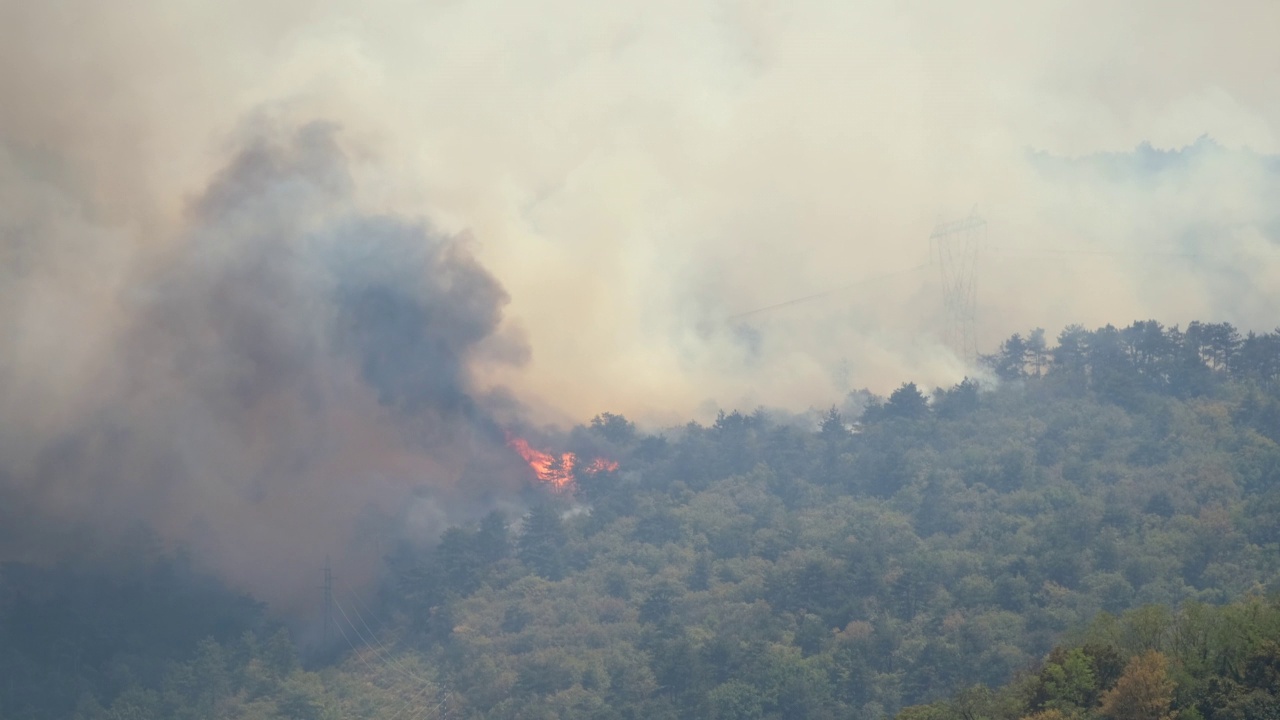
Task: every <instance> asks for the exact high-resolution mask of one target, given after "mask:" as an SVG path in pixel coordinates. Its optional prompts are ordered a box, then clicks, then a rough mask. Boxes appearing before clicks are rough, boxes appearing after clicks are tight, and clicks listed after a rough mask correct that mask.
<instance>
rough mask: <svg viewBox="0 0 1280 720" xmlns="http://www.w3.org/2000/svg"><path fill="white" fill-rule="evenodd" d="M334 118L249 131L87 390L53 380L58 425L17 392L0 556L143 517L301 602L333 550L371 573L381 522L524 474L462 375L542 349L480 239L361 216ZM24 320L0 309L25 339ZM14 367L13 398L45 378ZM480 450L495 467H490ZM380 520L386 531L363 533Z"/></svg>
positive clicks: (149, 268)
mask: <svg viewBox="0 0 1280 720" xmlns="http://www.w3.org/2000/svg"><path fill="white" fill-rule="evenodd" d="M335 133H336V130H335V129H333V128H331V127H328V126H325V125H320V124H312V125H307V126H305V127H302V128H301V129H299V130H297V131H274V130H268V129H264V128H261V127H259V128H257V129H255V131H254V134H252V135H250V136H248V137H247V138H246V140H245V142H246V146H245V147H244V148H243V149H242V150H241V151H239V152H238V153H237V154H236V155H235V156H234V158H233V159H232V161H231V162H230V163H229V165H228V166H227V167H226V168H225V169H223V170H222V171H220V172H219V173H218V174H217V175H216V176H215V177H214V178H213V180H212V182H211V184H210V186H209V188H208V189H207V190H206V192H205V193H204V194H203V195H201V196H200V197H198V198H196V199H195V200H194V201H193V202H192V203H191V204H190V207H189V210H188V213H187V219H188V224H187V226H186V227H185V228H184V229H183V231H182V233H181V235H180V236H179V237H178V238H176V240H175V241H174V242H173V244H172V245H171V246H170V247H168V248H167V249H166V250H165V251H164V252H162V253H159V254H158V257H156V258H155V259H154V261H153V262H151V263H148V264H147V265H146V266H145V267H144V268H140V269H136V270H134V271H133V273H132V274H131V278H130V282H129V283H128V285H127V291H126V292H125V293H123V294H122V296H121V297H120V298H119V299H118V302H119V303H120V304H121V305H123V307H121V308H119V309H118V310H117V311H116V314H118V316H119V318H120V323H119V326H118V327H116V328H113V329H110V330H104V331H103V332H104V334H105V335H106V337H105V338H104V339H103V340H102V344H103V346H102V347H100V348H98V349H97V350H96V352H97V353H98V357H97V358H96V362H95V363H94V367H93V368H92V369H91V370H89V371H87V372H86V376H85V377H84V379H83V385H82V386H80V387H63V388H60V389H59V388H46V392H48V393H50V394H49V395H48V396H44V397H40V398H38V399H39V402H40V403H41V404H42V405H45V404H48V403H50V402H54V403H57V402H59V401H62V402H65V403H67V407H66V408H65V410H64V411H63V412H61V413H60V417H59V418H58V419H57V422H56V423H50V424H46V425H43V426H42V427H39V428H33V429H31V430H30V431H29V432H27V433H25V437H24V433H23V432H22V429H21V425H23V424H24V423H25V422H26V413H25V412H24V408H23V407H22V406H21V405H19V404H17V398H15V397H13V396H8V397H5V399H4V400H5V402H4V404H3V406H0V409H2V410H3V414H2V415H0V420H2V421H3V422H4V424H5V427H4V430H5V438H6V440H8V442H5V444H4V447H3V448H2V450H3V465H0V471H3V473H4V476H3V477H4V483H3V485H2V486H0V488H2V492H3V493H4V497H3V498H0V499H2V500H3V501H4V502H3V504H2V505H0V507H2V508H3V510H2V511H0V512H3V517H0V527H3V528H5V530H6V532H7V534H8V535H9V537H7V538H0V542H3V546H4V550H5V551H6V552H7V554H9V555H10V556H11V557H20V558H22V557H28V556H29V557H30V558H31V559H48V557H49V556H50V555H52V556H54V557H56V556H57V555H58V554H59V553H60V552H62V551H68V552H77V553H85V552H87V551H88V550H87V548H85V547H83V546H82V545H83V543H85V542H86V541H92V542H96V543H99V544H104V546H105V547H107V548H112V549H117V548H118V546H116V545H114V543H116V542H117V541H118V540H119V539H120V538H123V537H128V536H129V534H130V531H131V530H132V529H133V528H134V527H135V526H145V527H148V528H152V529H155V530H159V531H160V533H161V536H162V537H164V538H166V539H169V540H172V541H177V542H181V543H183V544H184V545H186V546H188V547H190V548H191V549H193V550H194V551H195V552H196V553H197V555H198V557H200V558H201V559H203V560H204V561H205V562H208V563H210V564H211V565H212V566H213V567H214V568H215V569H217V570H219V571H221V572H223V573H224V574H225V575H227V576H228V577H230V578H231V579H233V580H235V581H238V582H240V583H242V584H243V585H244V586H246V587H249V588H251V589H253V590H255V591H257V592H259V593H261V594H263V595H265V596H266V597H269V598H271V599H274V600H276V601H277V602H279V603H281V604H282V605H284V606H286V607H287V605H288V604H289V603H291V602H295V601H300V600H304V598H299V597H295V596H294V593H296V592H299V591H302V590H304V589H309V587H310V586H312V585H314V577H313V575H314V568H315V565H316V563H317V562H318V561H319V558H322V557H323V556H324V555H325V554H326V553H328V554H332V555H335V556H337V557H338V558H339V559H340V560H345V561H348V562H347V563H345V565H346V567H347V568H348V574H349V575H354V577H350V578H349V581H356V580H357V579H358V578H359V574H361V573H367V572H368V569H367V566H369V565H370V564H371V563H372V562H374V561H376V559H377V549H378V544H377V541H379V540H387V539H388V535H387V534H388V533H395V532H399V531H400V530H402V529H407V530H408V531H410V532H413V531H415V530H416V531H417V532H420V533H421V534H422V538H421V539H427V537H429V533H430V532H431V531H433V530H438V529H439V528H438V527H435V526H434V525H435V524H436V523H437V522H439V521H445V520H449V519H453V520H455V521H456V520H457V519H459V518H462V517H466V516H467V514H468V513H475V512H477V511H478V510H479V509H480V508H482V507H483V506H484V505H485V504H486V503H488V502H489V499H488V498H486V497H485V495H486V494H489V495H492V494H495V493H496V494H502V493H504V492H505V493H506V494H507V495H511V496H514V494H515V493H516V492H517V491H518V487H516V486H514V485H513V483H518V482H519V481H520V479H521V475H520V474H519V473H516V472H514V471H513V470H514V468H512V467H510V466H508V467H506V468H505V469H503V468H502V464H501V457H502V456H504V453H503V452H502V450H501V448H502V443H503V438H502V436H501V433H500V432H499V431H498V430H497V424H496V421H495V420H494V419H493V417H492V414H491V409H490V408H487V407H485V403H486V398H485V396H484V395H483V394H479V395H478V394H477V393H476V389H475V387H474V385H473V380H472V377H471V374H470V368H471V367H473V366H474V365H477V364H482V363H484V362H491V361H516V362H518V361H520V360H522V359H523V356H524V354H525V353H526V350H525V347H524V344H523V341H522V340H521V339H520V338H519V336H518V335H517V336H513V335H511V334H510V333H507V332H506V331H504V330H503V328H502V325H501V321H502V315H501V311H502V307H503V306H504V305H505V304H506V303H507V301H508V298H507V295H506V293H505V292H504V291H503V289H502V287H501V285H500V284H499V283H498V282H497V280H495V279H494V278H493V276H492V275H490V274H489V273H488V272H487V271H485V270H484V268H482V267H481V266H480V265H479V264H477V262H476V261H475V259H474V258H473V257H472V256H471V255H470V253H469V252H468V250H467V247H466V242H465V239H464V238H456V237H448V236H445V235H442V234H440V233H438V232H437V231H435V230H433V229H431V228H430V227H429V226H427V225H425V224H424V223H422V222H420V221H408V220H405V219H403V218H399V217H395V216H389V215H370V214H367V213H364V212H361V211H360V210H359V209H358V208H357V207H356V206H355V205H354V204H353V203H352V199H351V192H352V181H351V177H350V174H349V172H348V168H347V161H346V158H345V156H344V154H343V152H342V150H341V149H340V148H339V147H338V146H337V144H336V142H335ZM33 231H34V230H33V229H32V228H21V227H20V228H18V230H17V233H15V234H14V235H13V237H15V238H20V237H21V236H22V235H25V234H26V233H29V232H33ZM41 239H43V240H45V241H46V242H49V241H51V240H52V238H49V237H48V235H47V234H46V235H44V236H43V237H42V238H41ZM39 250H42V251H52V252H54V253H61V252H70V250H69V249H59V248H54V247H52V246H50V245H46V246H44V247H42V248H39ZM69 261H70V262H75V261H74V260H69ZM47 262H51V261H49V260H46V261H44V262H42V263H39V264H38V265H37V267H36V268H35V269H33V270H32V274H30V275H26V276H14V277H12V278H9V282H8V283H7V286H8V289H10V290H11V291H14V292H15V294H17V295H18V298H19V299H27V298H29V297H30V296H31V295H32V294H36V293H38V292H39V290H38V287H39V286H40V285H41V284H43V283H48V282H60V281H62V280H64V278H63V277H62V276H60V275H55V276H54V277H48V276H46V275H44V273H46V272H50V267H49V266H48V265H47V264H45V263H47ZM11 267H17V265H14V266H11ZM80 310H82V311H89V310H91V308H80ZM24 315H25V314H24V313H23V312H22V310H21V309H20V310H19V311H18V314H8V315H7V317H6V320H7V323H8V325H9V329H10V330H12V331H13V334H11V335H10V337H13V338H15V339H17V340H18V343H17V346H16V347H15V350H18V351H19V353H18V355H17V356H20V355H21V352H20V351H21V350H22V341H23V340H24V339H26V338H25V337H24V336H25V335H26V334H27V333H24V332H23V330H24V328H22V327H20V326H21V325H22V324H23V323H27V322H31V319H30V318H28V317H25V316H24ZM82 319H85V320H87V319H88V318H82ZM99 321H100V322H105V320H99ZM79 329H80V325H79V324H78V323H75V322H67V319H64V320H63V321H62V322H61V324H60V325H57V326H53V327H47V328H35V330H37V331H38V332H40V333H49V334H51V335H52V336H55V337H61V336H63V335H66V336H69V337H70V336H74V334H75V333H76V332H77V331H78V330H79ZM504 344H505V348H504V353H505V355H503V356H498V355H495V353H494V352H493V349H492V348H491V347H490V346H493V347H497V346H499V345H504ZM10 357H11V358H12V357H15V356H14V355H11V356H10ZM7 370H8V374H7V376H6V378H5V381H6V382H5V386H6V387H9V388H13V389H15V390H17V394H19V395H20V394H21V393H22V388H23V387H24V385H26V383H28V382H30V381H32V380H33V379H34V380H39V379H40V378H39V377H38V375H39V374H40V373H41V372H42V371H41V370H39V369H33V368H22V367H12V366H11V367H9V368H7ZM32 375H36V376H37V377H35V378H33V377H32ZM60 391H61V392H60ZM477 463H479V464H481V465H483V466H484V467H485V468H486V469H487V470H491V471H494V472H489V473H480V474H479V475H478V476H474V475H475V472H474V467H473V466H475V465H477ZM469 470H472V474H473V477H471V478H470V479H471V480H472V482H468V483H467V484H466V485H465V486H459V485H458V482H457V481H458V480H459V478H460V477H462V476H463V474H464V473H467V472H468V471H469ZM477 479H478V480H480V481H482V482H481V483H479V484H477V483H476V482H475V480H477ZM483 481H487V483H485V482H483ZM503 481H505V482H507V483H508V486H507V487H506V488H505V490H504V488H503V486H502V485H501V483H502V482H503ZM416 487H427V488H430V490H431V492H432V495H431V496H430V497H429V498H423V499H421V500H420V501H419V504H422V505H425V506H427V507H424V508H418V509H416V510H415V509H414V508H413V504H412V502H410V505H409V508H410V510H409V513H414V512H417V513H422V512H426V515H424V516H422V517H419V518H415V517H411V516H409V515H406V513H405V511H404V503H406V502H409V501H410V498H411V497H412V492H413V490H414V489H415V488H416ZM375 520H376V521H380V522H381V523H382V524H383V525H384V529H383V531H382V532H381V534H379V533H377V532H375V533H373V534H372V535H369V536H367V537H365V538H364V539H363V542H361V541H358V539H357V538H356V536H357V535H359V534H360V533H361V531H362V530H368V528H362V527H361V525H362V523H367V522H369V521H375ZM415 523H425V526H423V527H415ZM390 539H396V538H394V537H392V538H390ZM383 547H385V545H384V546H383ZM357 560H360V561H362V562H356V561H357ZM361 565H364V566H366V569H362V570H361V569H357V568H360V567H361Z"/></svg>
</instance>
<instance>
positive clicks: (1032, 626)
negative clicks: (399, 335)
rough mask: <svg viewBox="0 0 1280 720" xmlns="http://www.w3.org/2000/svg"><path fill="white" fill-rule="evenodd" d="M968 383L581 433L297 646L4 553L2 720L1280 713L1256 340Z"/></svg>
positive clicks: (1050, 361)
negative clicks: (579, 463)
mask: <svg viewBox="0 0 1280 720" xmlns="http://www.w3.org/2000/svg"><path fill="white" fill-rule="evenodd" d="M982 362H983V365H984V366H985V368H986V370H985V373H984V374H982V375H981V376H980V378H979V379H967V380H965V381H963V382H961V383H959V384H957V385H955V386H954V387H950V388H939V389H937V390H934V391H933V392H932V393H925V392H923V391H922V390H921V389H920V388H919V387H917V386H916V385H915V384H914V383H910V382H908V383H904V384H903V385H902V386H901V387H899V388H898V389H897V390H895V391H894V392H893V393H892V394H890V395H889V396H888V397H887V398H877V397H874V396H869V395H867V394H861V395H859V396H856V397H853V398H850V399H848V400H847V401H846V399H837V400H838V407H833V408H832V409H831V410H829V411H827V412H825V413H814V414H812V415H803V414H802V415H798V416H793V415H788V414H784V413H770V412H767V411H764V410H757V411H755V412H750V413H746V414H744V413H740V412H732V413H727V414H723V413H722V414H721V415H720V416H719V417H718V418H717V419H716V421H715V422H714V423H713V424H711V425H709V426H703V425H700V424H697V423H690V424H688V425H686V426H683V427H678V428H671V429H667V430H665V431H662V432H656V433H645V432H641V431H640V430H638V429H637V427H636V426H635V425H634V424H633V423H631V422H629V421H628V420H627V419H626V418H624V417H622V416H619V415H614V414H608V413H604V414H601V415H600V416H598V417H596V418H595V419H594V420H593V421H592V422H591V423H589V424H588V425H584V426H581V427H578V428H576V429H574V430H573V431H572V432H571V433H569V434H568V436H567V437H566V438H564V444H565V447H566V448H567V449H569V450H573V451H577V452H580V454H583V455H587V454H595V453H600V454H605V455H607V456H609V457H612V458H615V459H616V460H618V462H619V467H618V468H617V469H616V470H611V471H603V472H597V473H582V474H580V475H579V476H578V477H577V480H576V484H575V487H574V488H573V490H572V492H561V493H554V492H546V493H544V494H542V495H541V499H540V500H539V501H538V502H536V503H534V504H533V505H532V507H530V508H529V510H528V512H527V513H526V514H524V515H523V516H522V517H508V516H504V515H502V514H500V513H492V514H490V515H489V516H487V517H485V518H484V519H483V520H481V521H479V522H477V523H473V524H467V525H461V526H458V527H454V528H451V529H449V530H448V531H446V532H445V533H444V534H443V536H441V537H440V539H439V542H438V544H435V545H434V546H432V547H429V548H424V547H419V546H416V545H411V544H407V543H406V544H405V545H403V546H401V547H397V548H394V549H392V550H391V551H389V552H388V555H387V557H386V567H385V572H384V579H383V581H382V583H381V585H380V589H379V590H378V592H377V593H376V596H374V597H369V598H365V599H363V600H361V599H358V598H356V597H354V596H342V597H339V601H340V605H339V610H338V611H337V613H338V614H337V616H336V617H335V618H334V623H335V624H336V627H337V629H338V630H339V631H340V632H339V633H338V636H337V637H336V638H335V641H334V645H333V646H330V647H321V648H307V649H306V650H305V652H304V653H303V654H302V655H301V656H300V655H299V652H298V649H297V647H296V645H295V643H294V642H293V641H292V640H291V638H290V636H289V634H288V632H287V631H286V630H285V629H283V626H278V625H275V624H273V622H272V621H270V620H269V619H268V618H269V617H270V615H269V613H268V612H267V611H266V610H265V609H264V608H262V607H260V606H259V605H257V604H256V603H254V602H253V601H252V600H251V599H248V598H244V597H241V596H238V595H236V594H235V593H231V592H228V591H227V590H225V589H222V588H220V587H218V586H217V584H216V583H215V582H214V581H212V580H209V579H207V578H204V577H202V576H200V575H199V574H198V573H197V572H195V571H194V570H192V569H191V568H190V566H189V563H187V562H186V561H185V560H183V559H182V558H180V557H179V558H165V557H156V558H154V559H152V560H148V561H146V562H141V561H139V562H138V563H135V566H132V567H131V568H128V569H126V570H122V571H121V570H117V571H114V572H112V573H111V574H109V575H103V574H95V572H93V571H89V570H86V569H84V568H70V567H60V568H32V567H29V566H24V565H18V564H12V565H8V566H6V567H4V569H3V572H2V573H0V718H3V720H11V719H17V718H23V719H26V718H30V719H33V720H34V719H37V718H39V719H43V718H65V717H75V718H82V719H84V720H90V719H94V720H97V719H107V718H110V719H112V720H125V719H126V718H128V719H138V720H141V719H144V718H147V719H149V718H212V717H227V718H317V719H318V718H383V719H389V718H400V717H406V718H408V717H446V716H447V717H453V718H492V719H495V720H496V719H498V718H600V719H602V720H603V719H615V718H616V719H622V718H635V719H640V718H692V717H698V718H712V719H720V718H880V717H885V716H890V715H894V714H900V715H899V716H900V717H902V718H906V719H908V720H932V719H933V718H950V717H963V718H980V717H990V718H1006V717H1007V718H1020V717H1027V716H1032V717H1036V718H1039V719H1040V720H1054V719H1056V718H1059V717H1095V716H1100V717H1108V718H1118V719H1120V720H1128V719H1129V718H1135V719H1137V718H1163V717H1171V716H1172V714H1174V713H1176V715H1177V717H1179V718H1197V717H1200V718H1205V719H1206V720H1214V719H1216V718H1233V719H1234V718H1275V717H1280V705H1278V704H1277V703H1278V701H1277V698H1278V697H1280V679H1278V678H1280V649H1278V648H1280V645H1277V643H1280V605H1278V604H1277V601H1276V598H1277V594H1278V593H1280V330H1278V331H1277V332H1275V333H1269V334H1262V335H1256V334H1252V333H1251V334H1248V335H1244V336H1241V335H1240V334H1239V333H1238V332H1237V331H1236V329H1235V328H1233V327H1231V326H1230V325H1227V324H1204V323H1191V324H1190V325H1189V326H1187V327H1186V328H1185V329H1179V328H1177V327H1164V326H1162V325H1160V324H1159V323H1156V322H1154V321H1146V322H1136V323H1133V324H1132V325H1130V326H1128V327H1124V328H1115V327H1111V326H1107V327H1104V328H1100V329H1096V330H1086V329H1084V328H1081V327H1077V326H1073V327H1069V328H1067V329H1066V330H1064V331H1062V332H1061V333H1060V334H1059V335H1058V337H1057V340H1056V342H1054V343H1051V342H1050V341H1049V340H1047V339H1046V337H1045V333H1044V332H1043V331H1041V330H1034V331H1032V332H1029V333H1027V334H1025V335H1023V334H1018V335H1014V336H1012V337H1010V338H1009V339H1007V340H1006V341H1004V342H1003V343H1001V345H1000V346H999V348H998V349H997V350H996V352H994V353H993V354H991V355H990V356H985V357H984V358H983V359H982ZM854 407H856V412H855V411H851V410H849V408H854ZM838 408H845V412H844V413H842V412H841V410H840V409H838ZM143 555H145V553H142V554H140V556H143ZM300 657H301V660H300ZM303 661H305V662H303ZM991 688H996V689H991ZM904 708H906V709H905V710H904Z"/></svg>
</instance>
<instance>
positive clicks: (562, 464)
mask: <svg viewBox="0 0 1280 720" xmlns="http://www.w3.org/2000/svg"><path fill="white" fill-rule="evenodd" d="M507 445H508V446H509V447H510V448H511V449H512V450H515V451H516V453H518V454H519V455H520V457H522V458H524V461H525V462H526V463H528V464H529V469H530V470H532V471H533V474H534V476H535V477H537V478H538V480H539V481H541V482H544V483H547V484H548V485H550V486H551V487H552V489H553V490H555V491H556V492H569V491H571V490H572V489H573V480H574V468H575V467H577V465H578V458H577V456H576V455H574V454H573V453H571V452H566V453H561V454H560V456H559V457H557V456H555V455H553V454H551V453H547V452H543V451H541V450H538V449H536V448H534V447H532V446H530V445H529V441H528V440H525V439H524V438H519V437H513V436H512V435H510V434H508V435H507ZM617 469H618V463H617V462H616V461H614V460H609V459H607V458H602V457H598V458H595V459H593V460H592V461H591V462H590V463H588V464H587V466H586V467H584V468H582V470H583V471H584V472H588V473H591V474H593V475H594V474H596V473H602V472H612V471H614V470H617Z"/></svg>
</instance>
